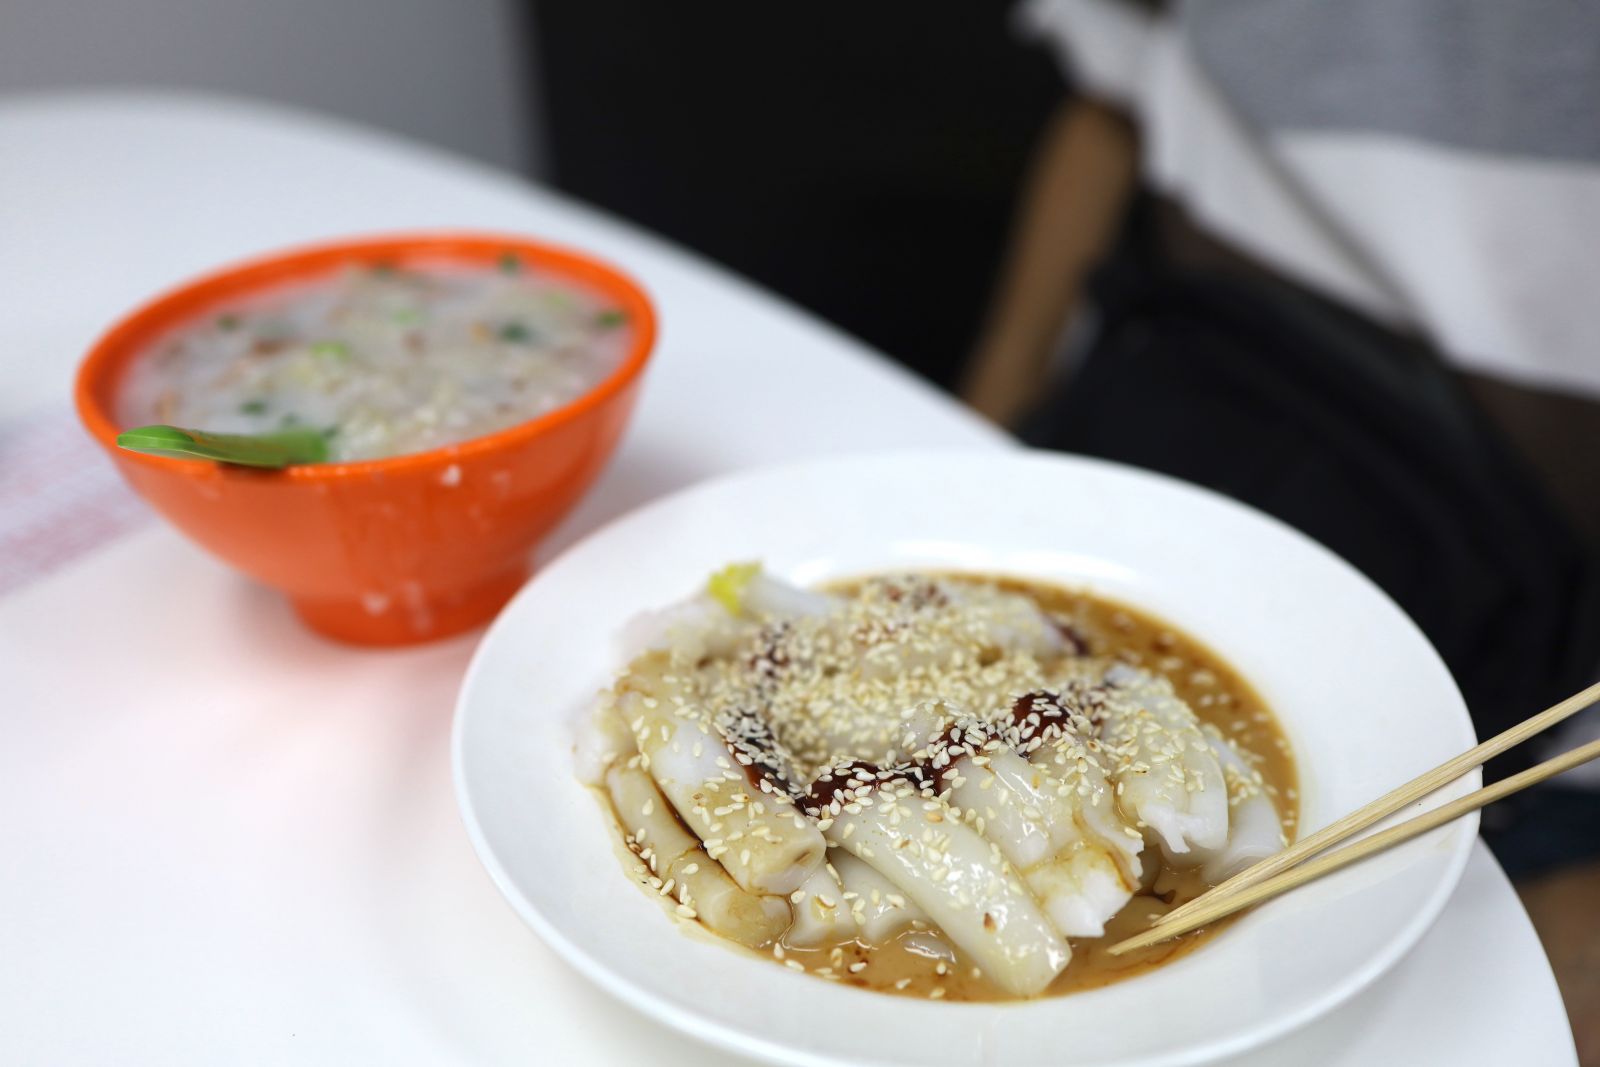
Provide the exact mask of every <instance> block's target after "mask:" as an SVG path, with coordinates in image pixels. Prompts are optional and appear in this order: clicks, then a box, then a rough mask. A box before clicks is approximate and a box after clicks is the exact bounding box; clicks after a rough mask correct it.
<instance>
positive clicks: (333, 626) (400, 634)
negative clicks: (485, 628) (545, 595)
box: [289, 564, 530, 645]
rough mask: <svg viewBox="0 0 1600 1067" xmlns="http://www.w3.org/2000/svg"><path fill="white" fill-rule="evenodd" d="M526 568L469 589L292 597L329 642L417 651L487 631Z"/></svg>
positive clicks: (414, 587)
mask: <svg viewBox="0 0 1600 1067" xmlns="http://www.w3.org/2000/svg"><path fill="white" fill-rule="evenodd" d="M529 569H530V568H529V567H528V566H527V565H526V564H521V565H518V566H516V567H513V568H511V569H510V570H507V571H503V572H501V573H499V574H497V575H495V576H494V577H492V578H490V579H488V580H486V581H484V582H480V583H479V584H477V585H475V586H472V587H471V588H469V589H452V590H445V591H440V590H430V589H428V588H426V587H425V586H422V585H420V584H408V585H406V586H404V587H402V588H401V589H400V590H399V591H397V592H394V593H392V594H383V593H369V594H367V595H366V596H364V597H360V598H357V599H354V600H307V599H303V598H299V597H290V598H289V602H290V604H291V605H292V606H293V608H294V612H295V614H296V615H298V616H300V620H301V621H302V622H304V623H305V624H306V625H307V626H309V627H311V629H313V630H315V631H316V632H317V633H319V634H322V635H323V636H324V637H331V638H333V639H334V640H336V641H343V642H345V643H347V644H353V645H412V644H418V643H420V642H423V641H435V640H438V639H439V638H443V637H451V636H453V635H455V634H459V633H463V632H465V631H467V630H471V629H474V628H475V627H478V626H482V625H483V624H485V623H487V622H488V621H489V620H490V619H492V618H494V616H495V614H496V613H497V612H498V611H499V610H500V609H501V608H502V607H503V606H504V605H505V602H506V601H507V600H510V599H511V596H512V594H514V593H515V592H516V591H517V590H518V589H520V588H521V587H522V583H523V582H524V581H526V580H527V577H528V573H529Z"/></svg>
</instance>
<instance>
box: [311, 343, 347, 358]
mask: <svg viewBox="0 0 1600 1067" xmlns="http://www.w3.org/2000/svg"><path fill="white" fill-rule="evenodd" d="M311 354H312V355H313V356H322V357H323V358H325V359H333V360H338V361H340V362H341V363H342V362H343V361H345V360H347V359H349V358H350V346H349V345H347V344H345V343H344V342H343V341H318V342H317V343H316V344H314V345H312V346H311Z"/></svg>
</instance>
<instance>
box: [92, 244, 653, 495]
mask: <svg viewBox="0 0 1600 1067" xmlns="http://www.w3.org/2000/svg"><path fill="white" fill-rule="evenodd" d="M507 254H513V255H517V256H520V257H523V258H525V259H527V260H529V261H531V262H533V263H534V264H536V265H538V266H540V267H542V268H544V269H545V270H548V271H549V272H550V273H552V274H555V275H557V276H560V277H564V278H567V279H570V280H573V281H576V282H579V283H581V284H584V285H587V286H589V287H590V288H593V289H597V290H599V291H600V292H602V293H603V294H604V295H605V296H606V297H607V298H609V299H612V300H616V301H617V302H618V303H620V304H621V305H622V306H623V310H625V311H626V312H627V313H628V317H629V321H630V324H631V326H632V328H633V330H634V336H633V339H632V342H631V344H630V346H629V349H628V353H627V355H626V357H625V358H624V359H623V361H622V363H621V364H620V365H618V367H617V368H616V369H615V370H614V371H612V372H611V373H610V374H609V375H607V376H606V377H605V378H604V379H603V380H602V381H601V382H600V383H599V384H598V385H596V386H595V387H594V388H592V389H590V390H589V391H588V392H586V393H584V394H583V395H581V396H579V397H577V398H576V399H574V400H572V401H570V402H568V403H566V404H563V405H562V406H560V407H558V408H556V409H555V410H554V411H548V412H545V413H544V414H542V415H538V416H536V417H534V418H532V419H527V420H525V421H523V422H518V423H515V424H514V425H511V426H508V427H506V428H504V429H501V430H496V431H494V432H492V433H487V434H481V435H479V436H477V437H469V438H467V439H466V440H463V441H456V442H452V443H450V444H444V445H439V446H437V447H435V448H430V449H426V450H424V451H421V452H404V453H401V454H399V455H394V456H385V457H382V458H379V459H364V460H352V461H348V462H337V463H311V464H299V465H295V466H290V467H285V468H283V469H282V470H275V471H261V470H244V469H241V468H231V467H229V466H228V465H227V464H221V463H196V462H194V461H193V460H185V459H177V458H175V457H168V456H153V455H150V454H148V453H143V452H132V451H129V450H127V449H123V448H119V447H118V445H117V443H116V437H117V433H118V420H116V419H115V418H113V416H112V414H111V413H110V412H109V411H108V410H107V407H108V405H106V404H103V403H101V396H100V394H101V393H102V392H106V393H109V394H112V395H114V394H115V393H116V392H117V391H118V390H119V388H120V386H121V384H122V383H121V379H122V376H123V375H124V374H126V372H127V370H128V368H129V367H130V366H132V364H133V363H134V361H136V360H137V359H139V358H140V356H141V355H142V354H143V353H144V352H145V351H147V350H148V347H149V345H150V344H151V343H152V342H153V341H154V340H155V339H156V338H158V337H160V336H162V335H163V334H165V333H168V332H170V331H172V330H174V329H177V328H179V327H181V326H182V325H183V323H184V322H188V321H195V320H197V319H199V318H201V317H202V316H204V315H205V314H206V312H207V310H208V309H214V308H215V307H216V306H218V305H220V304H223V303H225V302H227V300H229V299H230V298H236V297H239V296H243V295H248V294H253V293H257V292H265V291H269V290H271V289H274V288H280V287H286V286H293V285H296V284H303V283H307V282H313V281H316V280H318V279H320V278H323V277H326V276H328V275H331V274H333V273H335V272H336V271H337V270H338V269H339V268H340V267H341V266H346V265H349V264H351V263H357V262H361V261H364V260H365V261H383V260H396V261H399V262H402V263H403V262H406V261H408V260H409V261H423V260H430V259H436V260H451V259H455V260H459V261H461V262H462V263H467V264H473V265H478V264H488V263H493V262H495V261H497V260H498V259H500V258H501V257H503V256H505V255H507ZM658 332H659V326H658V319H657V314H656V310H655V305H654V303H653V302H652V301H651V299H650V296H649V294H648V293H647V292H646V290H645V288H644V287H643V286H642V285H641V284H640V283H639V282H638V281H637V280H636V279H635V278H633V277H632V276H631V275H629V274H627V273H626V272H624V271H623V270H621V269H620V268H618V267H616V266H615V265H613V264H611V263H609V262H607V261H606V260H604V259H601V258H599V257H598V256H594V255H591V254H590V253H588V252H584V251H581V250H579V249H575V248H571V247H569V246H566V245H561V244H555V243H549V242H545V241H542V240H539V239H537V238H534V237H527V236H521V235H518V234H513V233H504V232H496V231H492V230H473V229H448V228H447V229H429V230H408V231H398V232H385V233H375V234H362V235H355V236H347V237H335V238H329V239H325V240H321V241H315V242H310V243H305V244H298V245H293V246H290V247H287V248H281V249H277V250H274V251H269V252H264V253H260V254H258V255H254V256H250V257H248V258H245V259H240V260H235V261H233V262H230V263H228V264H226V265H224V266H221V267H217V268H214V269H212V270H209V271H206V272H205V273H202V274H198V275H195V276H193V277H191V278H189V279H187V280H185V281H182V282H179V283H178V284H176V285H174V286H171V287H170V288H167V289H165V290H163V291H161V292H159V293H157V294H156V295H155V296H153V297H150V298H149V299H147V300H145V301H143V302H142V303H140V304H139V305H137V306H136V307H135V308H134V309H133V310H131V311H129V312H127V313H126V314H124V315H123V316H122V317H121V318H119V319H117V320H116V321H115V322H114V323H113V324H112V325H111V326H110V327H108V328H107V329H106V330H105V331H104V332H103V333H102V334H101V335H100V336H99V337H98V338H97V339H96V340H95V341H94V343H93V344H92V345H90V347H89V350H88V352H87V354H86V355H85V356H84V358H83V360H82V362H80V363H79V365H78V371H77V374H76V376H75V377H74V380H73V401H74V405H75V407H76V408H77V412H78V418H79V419H80V420H81V421H82V423H83V425H84V427H85V428H86V429H87V430H88V431H89V433H90V435H91V436H93V437H94V438H95V440H96V441H98V442H99V444H100V445H101V447H103V448H105V449H106V451H107V452H109V453H110V454H112V455H113V456H116V457H117V458H118V459H121V460H123V461H125V462H129V463H135V464H140V465H142V466H145V467H150V468H153V469H156V470H165V471H167V472H169V473H172V474H180V475H187V476H217V475H219V474H221V475H225V476H226V475H236V476H247V477H251V478H257V479H259V478H263V477H266V478H280V479H287V480H289V481H293V482H300V483H313V482H329V481H339V480H342V479H346V478H360V477H369V476H382V475H385V474H401V473H404V472H406V471H415V470H418V469H431V468H433V467H436V466H438V465H440V464H442V463H449V462H456V461H459V460H461V459H466V458H470V457H474V456H478V455H482V454H486V453H491V452H496V451H500V450H502V449H508V448H515V447H517V446H518V445H521V444H525V443H526V442H528V441H531V440H533V439H534V438H537V437H539V436H541V435H543V434H545V433H547V432H549V431H551V430H554V429H556V428H557V427H559V426H562V425H565V424H567V423H569V422H573V421H575V420H578V419H581V418H583V417H584V416H585V415H586V414H588V413H590V412H592V411H595V410H596V409H598V408H600V407H603V406H604V405H605V404H606V403H608V402H609V401H610V400H611V399H612V398H613V397H615V396H617V395H618V394H620V393H622V392H624V391H625V390H626V389H628V387H629V386H630V385H632V384H633V382H634V380H635V379H637V378H638V377H639V376H640V374H642V373H643V371H644V368H645V366H646V364H648V363H649V361H650V358H651V356H652V355H653V354H654V351H655V342H656V338H657V334H658ZM108 382H109V386H108Z"/></svg>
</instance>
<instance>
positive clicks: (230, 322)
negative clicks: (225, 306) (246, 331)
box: [217, 312, 239, 330]
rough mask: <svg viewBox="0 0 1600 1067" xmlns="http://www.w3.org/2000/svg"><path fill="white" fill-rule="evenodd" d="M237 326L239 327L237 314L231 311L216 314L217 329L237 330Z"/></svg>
mask: <svg viewBox="0 0 1600 1067" xmlns="http://www.w3.org/2000/svg"><path fill="white" fill-rule="evenodd" d="M238 328H239V316H237V315H235V314H233V313H232V312H229V313H228V314H226V315H218V316H217V329H219V330H237V329H238Z"/></svg>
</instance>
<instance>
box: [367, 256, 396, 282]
mask: <svg viewBox="0 0 1600 1067" xmlns="http://www.w3.org/2000/svg"><path fill="white" fill-rule="evenodd" d="M371 269H372V275H373V277H375V278H392V277H394V276H395V275H396V274H399V273H400V268H399V267H397V266H395V265H394V263H393V262H392V261H390V260H387V259H380V260H379V261H378V262H376V263H374V264H373V265H372V268H371Z"/></svg>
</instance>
